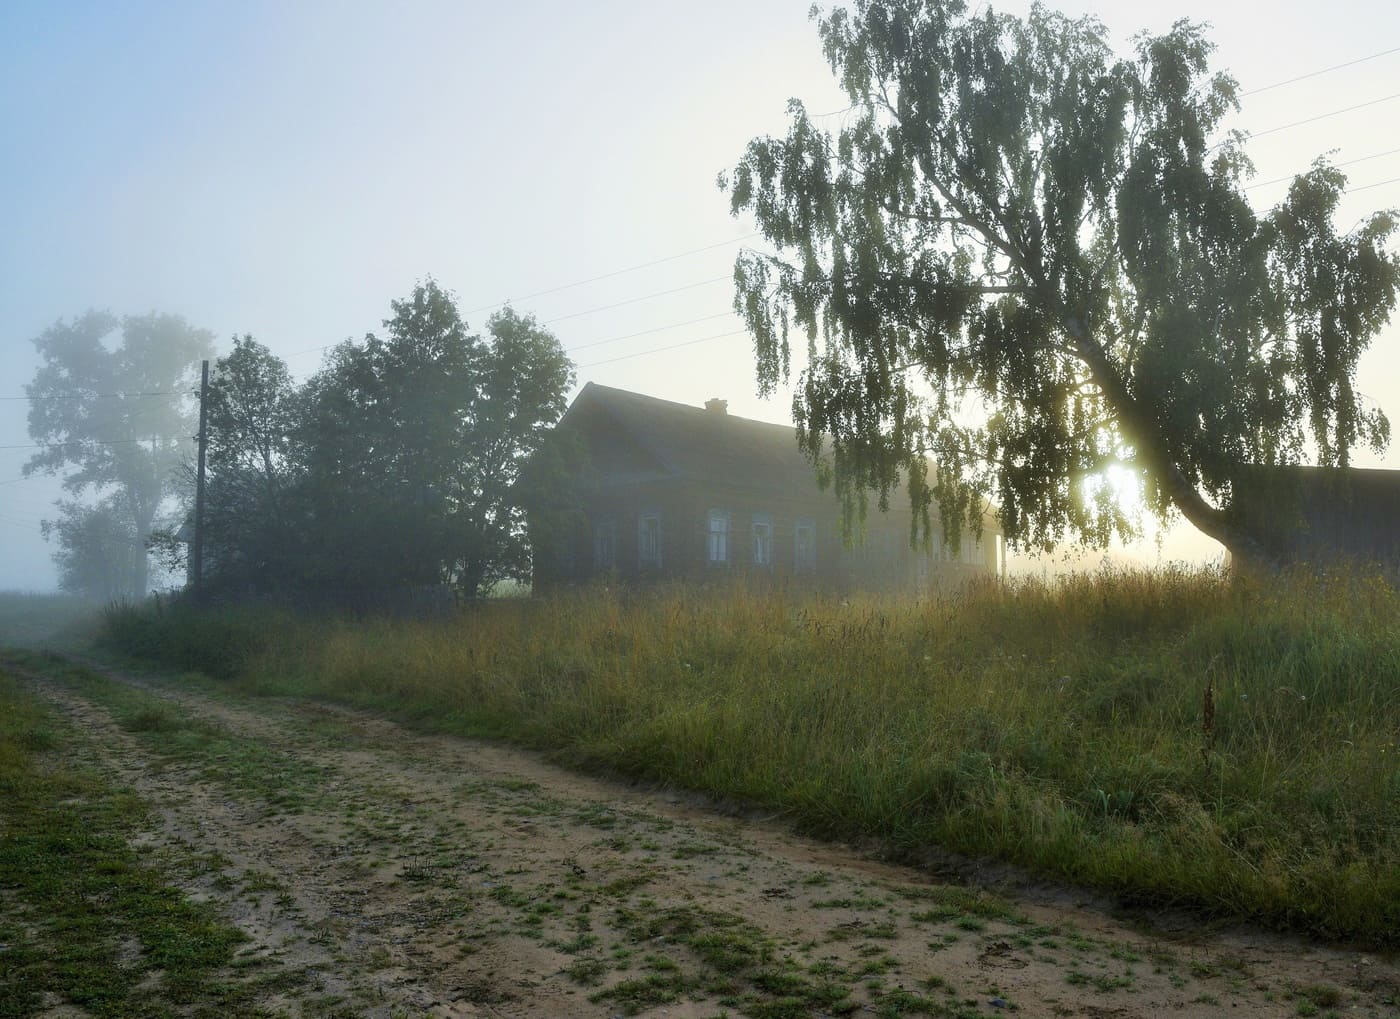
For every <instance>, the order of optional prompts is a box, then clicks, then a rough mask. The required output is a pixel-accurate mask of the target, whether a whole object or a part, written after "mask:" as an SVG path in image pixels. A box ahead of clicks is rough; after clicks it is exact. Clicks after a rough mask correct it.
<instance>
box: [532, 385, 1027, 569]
mask: <svg viewBox="0 0 1400 1019" xmlns="http://www.w3.org/2000/svg"><path fill="white" fill-rule="evenodd" d="M558 428H559V430H560V431H561V433H563V434H562V438H563V439H564V440H565V441H566V442H568V443H571V444H572V445H573V448H574V449H575V450H576V451H577V454H578V455H577V457H576V458H575V459H572V460H571V461H570V462H571V463H574V464H575V466H574V467H573V468H572V470H574V471H575V472H576V476H575V477H574V478H572V479H571V480H572V482H573V484H572V485H571V486H570V487H571V488H572V490H573V491H574V492H575V493H576V495H575V496H574V500H575V502H576V505H573V506H571V507H569V509H570V510H571V512H569V513H567V514H566V515H565V516H566V523H565V524H564V525H563V526H557V527H555V528H553V529H552V534H553V536H552V538H551V540H547V541H538V542H536V549H535V566H534V575H535V584H536V586H537V587H548V586H550V585H557V584H561V583H577V582H586V581H589V580H593V579H595V578H602V577H609V576H612V577H616V578H618V579H623V580H629V581H634V580H646V579H660V578H674V579H687V580H703V579H714V578H717V577H723V576H748V577H752V578H774V579H776V580H780V581H782V582H784V583H789V584H791V583H798V584H811V585H813V586H821V587H827V588H831V589H835V590H844V589H853V588H854V589H898V590H908V591H917V590H920V589H926V588H930V587H940V586H956V585H958V584H961V583H963V582H965V581H967V580H968V579H970V578H973V577H986V576H996V575H998V574H999V572H1000V571H1001V570H1002V568H1003V565H1004V557H1005V552H1004V545H1003V542H1002V540H1001V535H1000V533H999V531H998V530H997V526H996V519H995V517H994V516H993V515H992V514H988V515H987V517H986V519H985V523H984V527H983V531H982V534H981V535H980V536H973V535H971V534H966V533H965V534H964V535H963V537H962V540H961V542H960V544H959V547H957V548H949V547H948V546H947V545H946V544H945V543H944V542H942V541H941V540H939V536H938V535H937V534H935V536H934V540H933V541H932V542H931V543H930V547H929V548H928V549H927V550H925V549H922V548H919V549H916V548H911V546H910V541H909V535H910V526H909V525H910V510H909V507H908V505H907V503H904V502H903V501H902V500H900V499H899V498H898V497H897V496H896V497H894V498H892V499H891V510H890V512H888V513H881V512H880V511H879V510H878V509H877V508H875V507H874V505H873V502H872V507H871V509H870V512H869V513H868V514H867V517H866V520H865V525H864V528H863V529H862V528H861V526H860V524H859V523H856V525H855V529H856V536H855V540H854V541H853V542H852V544H851V546H850V547H846V545H845V543H844V542H843V540H842V528H841V507H840V504H839V502H838V500H837V498H836V496H835V495H834V494H833V493H832V492H831V491H830V490H828V491H825V492H824V491H822V490H821V489H820V488H819V487H818V485H817V482H816V473H815V469H814V468H813V466H812V465H811V463H809V462H808V461H807V459H806V458H805V457H804V456H803V455H802V453H801V452H800V451H799V449H798V446H797V438H796V433H795V431H794V429H793V428H791V427H787V426H783V425H775V424H769V423H766V422H762V421H753V420H749V419H747V418H741V417H737V416H735V415H732V414H729V413H728V412H727V407H726V403H725V401H723V400H711V401H709V402H708V403H706V405H705V406H704V407H703V408H701V407H692V406H687V405H685V404H680V403H672V402H670V401H667V400H658V399H656V398H654V397H650V396H644V395H642V394H640V393H632V392H627V391H626V390H621V389H612V388H609V387H606V386H600V385H597V384H595V383H589V384H588V385H586V386H585V387H584V388H583V390H582V392H580V393H579V395H578V397H577V398H576V399H575V400H574V402H573V404H572V405H571V406H570V407H569V410H568V412H567V413H566V414H565V415H564V417H563V419H562V420H561V421H560V423H559V426H558ZM934 526H935V529H936V528H937V523H936V514H935V525H934Z"/></svg>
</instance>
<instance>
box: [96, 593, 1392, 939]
mask: <svg viewBox="0 0 1400 1019" xmlns="http://www.w3.org/2000/svg"><path fill="white" fill-rule="evenodd" d="M731 595H732V596H731V597H728V598H723V599H721V598H714V597H702V596H700V595H697V594H695V593H693V592H689V591H686V590H679V589H678V590H670V591H661V592H653V593H652V594H651V595H649V596H648V597H647V598H645V599H633V598H630V597H629V596H627V595H626V594H617V593H615V592H606V591H589V592H582V593H579V594H577V595H571V596H568V597H560V598H558V599H554V600H548V601H533V602H526V603H490V604H486V605H481V606H478V607H476V608H474V609H473V610H472V611H470V612H468V613H465V614H464V615H462V616H461V617H460V618H459V619H456V620H453V621H440V622H436V623H418V624H410V623H391V622H379V623H365V622H363V621H361V622H357V623H355V624H340V623H335V622H328V621H320V622H316V621H309V620H308V621H298V620H296V619H294V618H291V617H284V618H283V620H282V625H281V627H280V628H279V627H273V626H270V625H268V624H267V623H266V622H265V621H262V622H260V621H257V620H255V619H252V618H249V617H244V618H243V619H242V621H241V622H240V620H239V617H237V616H229V615H227V614H223V613H217V612H209V613H203V614H201V615H200V619H202V620H203V621H204V624H203V625H208V626H228V627H230V628H239V627H241V628H242V629H243V630H244V631H245V632H246V634H247V635H248V639H247V640H246V641H244V642H238V641H234V642H231V644H230V646H231V647H232V648H235V649H237V648H242V649H243V650H244V652H245V653H244V654H243V656H242V657H240V658H238V659H237V660H236V661H231V662H227V663H224V664H223V665H222V666H221V668H222V669H223V671H224V672H225V673H226V674H227V673H236V674H238V675H239V676H240V677H241V678H242V681H243V682H246V683H248V684H251V685H253V686H254V687H256V688H257V689H260V690H264V691H267V692H273V693H301V694H308V695H314V696H322V697H331V698H336V699H340V700H344V701H347V702H350V703H353V704H358V705H361V706H367V707H372V708H375V709H379V710H385V711H388V712H390V713H392V714H394V715H396V716H398V717H400V718H404V719H406V720H409V721H411V722H413V723H414V724H419V725H424V726H429V727H436V728H442V729H447V730H452V731H459V732H466V733H475V734H490V735H496V736H505V737H508V738H512V739H516V740H520V741H523V742H526V743H529V744H531V745H535V746H539V747H543V748H548V749H550V750H551V751H553V752H555V753H556V754H559V755H560V756H562V757H563V758H565V759H566V760H569V761H572V762H581V763H587V764H591V765H596V766H599V767H604V768H607V769H611V770H620V771H623V772H625V773H628V774H631V775H635V776H638V777H641V778H644V779H647V780H652V781H657V782H661V783H665V784H668V785H676V786H682V787H686V788H691V789H696V790H700V791H702V792H706V793H710V794H713V795H716V796H719V797H722V798H723V799H725V800H729V801H734V800H738V801H747V802H750V803H753V804H757V805H761V806H763V807H764V808H766V809H772V810H780V811H783V812H785V813H786V814H787V815H788V816H789V817H791V818H792V819H793V820H795V821H796V822H797V823H799V824H800V825H801V826H802V827H803V828H805V829H807V830H809V831H812V832H815V833H818V834H823V835H830V836H838V837H857V838H865V837H876V838H879V839H882V840H884V841H885V842H886V844H887V845H889V846H890V847H892V848H893V849H895V850H896V851H903V852H907V853H909V854H911V856H913V857H916V858H917V857H919V856H920V855H921V854H923V853H925V852H926V851H927V849H928V847H930V846H939V847H942V848H944V849H948V850H952V851H955V852H959V853H965V854H968V855H971V856H977V857H992V858H997V859H1001V860H1006V861H1010V862H1012V863H1015V864H1018V865H1020V866H1023V867H1026V868H1028V869H1029V870H1031V871H1033V872H1036V873H1039V874H1043V875H1049V876H1053V877H1057V878H1060V879H1065V880H1070V881H1073V882H1077V883H1082V884H1085V885H1090V886H1094V887H1098V888H1101V889H1106V890H1109V891H1112V892H1116V893H1118V894H1120V895H1122V896H1123V897H1124V898H1126V899H1128V900H1131V901H1137V902H1142V903H1166V904H1172V905H1176V906H1191V907H1194V908H1196V909H1198V910H1200V911H1202V912H1204V913H1207V914H1212V915H1217V916H1223V917H1228V918H1233V919H1240V918H1249V919H1253V920H1257V921H1261V922H1264V923H1267V924H1271V925H1275V926H1278V927H1287V928H1294V929H1298V930H1304V931H1308V932H1311V933H1315V934H1319V935H1323V936H1328V937H1356V938H1360V939H1364V940H1370V941H1375V942H1390V943H1393V941H1394V937H1395V932H1396V931H1397V930H1400V914H1397V912H1396V910H1397V903H1400V883H1397V882H1400V877H1397V875H1400V841H1397V838H1396V832H1397V831H1400V796H1397V791H1400V746H1397V743H1396V736H1395V733H1396V731H1397V729H1400V693H1398V691H1400V682H1398V681H1397V680H1400V632H1397V630H1396V628H1395V625H1394V620H1395V619H1396V617H1397V615H1400V595H1398V594H1397V592H1396V590H1395V589H1394V588H1393V587H1392V586H1390V585H1389V584H1388V583H1386V582H1385V581H1383V580H1379V579H1374V578H1369V577H1364V576H1358V577H1347V576H1341V577H1332V578H1324V579H1321V580H1318V579H1313V578H1307V577H1302V576H1300V577H1289V578H1282V579H1278V580H1275V581H1272V582H1270V583H1269V584H1261V583H1256V582H1253V581H1250V580H1245V579H1239V578H1230V577H1226V576H1221V575H1218V574H1212V573H1205V574H1195V573H1184V572H1183V573H1174V572H1168V573H1161V574H1135V573H1126V574H1099V575H1095V576H1093V577H1074V578H1070V579H1066V580H1064V581H1061V582H1058V583H1055V584H1050V585H1046V584H1040V583H1034V582H1025V583H1021V584H1016V585H1011V586H1007V587H1002V586H990V585H989V586H987V587H985V588H980V589H977V590H974V591H972V592H971V593H970V594H969V596H968V597H967V598H965V599H962V600H956V601H951V600H950V601H931V602H924V603H911V602H900V601H892V600H878V599H871V600H856V601H854V602H851V603H849V604H847V603H841V602H835V601H827V600H820V599H813V600H803V601H798V602H792V601H788V600H785V599H783V598H781V597H777V596H774V595H772V594H771V593H769V594H759V593H754V592H748V591H744V590H735V591H734V592H731ZM109 620H110V622H111V629H110V631H109V634H108V638H107V639H108V640H109V641H110V642H111V643H112V645H113V646H117V647H127V648H129V649H131V650H133V651H136V650H140V651H143V652H144V653H145V654H147V655H149V656H151V657H152V658H154V659H155V660H166V661H172V660H175V654H176V653H178V649H180V648H183V647H185V646H186V644H185V642H186V640H187V638H186V636H185V632H186V630H185V627H186V626H187V625H188V623H187V622H186V621H183V620H182V619H181V617H178V616H175V615H171V614H165V615H158V614H157V613H154V612H152V611H149V610H145V611H137V612H131V613H123V614H120V615H114V616H111V617H109ZM137 638H139V640H138V639H137ZM179 663H180V664H181V665H182V666H183V665H186V664H187V663H188V659H184V658H181V659H179ZM1208 683H1209V684H1211V686H1212V688H1213V691H1214V693H1213V697H1214V713H1215V718H1214V723H1213V724H1214V736H1213V745H1212V748H1211V752H1210V753H1209V754H1206V753H1203V748H1204V747H1205V739H1204V736H1203V731H1202V724H1203V710H1204V703H1203V698H1204V694H1205V690H1206V688H1207V684H1208Z"/></svg>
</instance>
